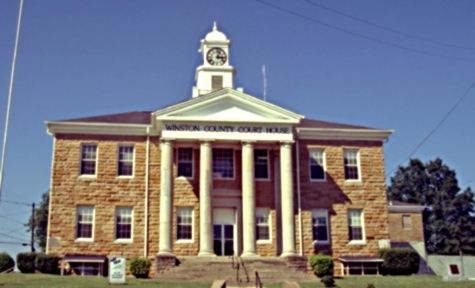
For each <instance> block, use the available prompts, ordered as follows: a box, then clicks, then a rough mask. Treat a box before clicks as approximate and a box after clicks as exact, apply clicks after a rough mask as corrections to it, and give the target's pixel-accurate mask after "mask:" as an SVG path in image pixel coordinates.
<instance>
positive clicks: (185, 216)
mask: <svg viewBox="0 0 475 288" xmlns="http://www.w3.org/2000/svg"><path fill="white" fill-rule="evenodd" d="M176 215H177V220H176V225H177V227H176V238H177V240H187V241H191V240H193V207H179V208H177V209H176Z"/></svg>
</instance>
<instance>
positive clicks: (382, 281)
mask: <svg viewBox="0 0 475 288" xmlns="http://www.w3.org/2000/svg"><path fill="white" fill-rule="evenodd" d="M368 283H371V284H373V285H374V287H376V288H406V287H407V288H413V287H416V288H418V287H421V288H422V287H428V288H451V287H458V288H474V287H475V281H466V282H444V281H442V277H439V276H384V277H382V276H379V277H369V276H361V277H346V278H343V279H336V281H335V284H336V285H338V287H341V288H366V286H367V285H368ZM300 286H302V287H303V288H313V287H325V286H323V284H322V283H300Z"/></svg>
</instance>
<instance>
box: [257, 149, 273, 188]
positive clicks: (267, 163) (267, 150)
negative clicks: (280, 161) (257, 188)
mask: <svg viewBox="0 0 475 288" xmlns="http://www.w3.org/2000/svg"><path fill="white" fill-rule="evenodd" d="M256 151H265V152H266V164H265V165H266V169H267V177H266V178H257V177H256V170H257V169H256V168H257V165H262V166H264V164H261V163H259V164H257V163H256ZM269 166H270V165H269V149H254V179H255V180H257V181H262V180H264V181H265V180H270V171H269Z"/></svg>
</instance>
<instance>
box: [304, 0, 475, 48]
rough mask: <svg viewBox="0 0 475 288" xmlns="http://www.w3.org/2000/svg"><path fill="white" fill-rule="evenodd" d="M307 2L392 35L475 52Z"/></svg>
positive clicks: (307, 0) (308, 0)
mask: <svg viewBox="0 0 475 288" xmlns="http://www.w3.org/2000/svg"><path fill="white" fill-rule="evenodd" d="M305 1H306V2H308V3H310V4H312V5H314V6H317V7H319V8H322V9H325V10H328V11H332V12H334V13H337V14H340V15H342V16H345V17H348V18H350V19H353V20H356V21H360V22H362V23H365V24H368V25H370V26H373V27H377V28H380V29H383V30H386V31H389V32H392V33H396V34H399V35H402V36H406V37H409V38H413V39H417V40H421V41H425V42H429V43H432V44H437V45H442V46H448V47H452V48H458V49H466V50H475V48H474V47H464V46H459V45H454V44H450V43H444V42H439V41H435V40H431V39H428V38H423V37H419V36H415V35H411V34H407V33H404V32H401V31H398V30H395V29H392V28H389V27H385V26H382V25H379V24H375V23H373V22H370V21H367V20H364V19H361V18H358V17H355V16H352V15H349V14H346V13H343V12H341V11H338V10H335V9H333V8H330V7H327V6H323V5H321V4H318V3H315V2H313V1H310V0H305Z"/></svg>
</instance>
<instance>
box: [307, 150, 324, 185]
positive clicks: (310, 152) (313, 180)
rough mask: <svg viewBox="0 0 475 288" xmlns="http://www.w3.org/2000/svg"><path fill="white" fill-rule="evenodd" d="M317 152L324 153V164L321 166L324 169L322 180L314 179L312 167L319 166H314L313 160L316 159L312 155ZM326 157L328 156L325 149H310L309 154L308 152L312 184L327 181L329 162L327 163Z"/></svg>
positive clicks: (309, 173)
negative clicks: (327, 165) (327, 164)
mask: <svg viewBox="0 0 475 288" xmlns="http://www.w3.org/2000/svg"><path fill="white" fill-rule="evenodd" d="M315 152H320V153H322V163H321V164H320V165H319V166H321V167H322V168H323V178H322V179H318V178H312V166H317V165H314V164H312V159H315V158H314V156H313V155H312V154H313V153H315ZM325 157H326V155H325V150H324V149H310V150H309V152H308V175H309V178H310V181H311V182H323V181H326V180H327V173H326V170H327V167H326V162H327V161H326V159H325Z"/></svg>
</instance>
